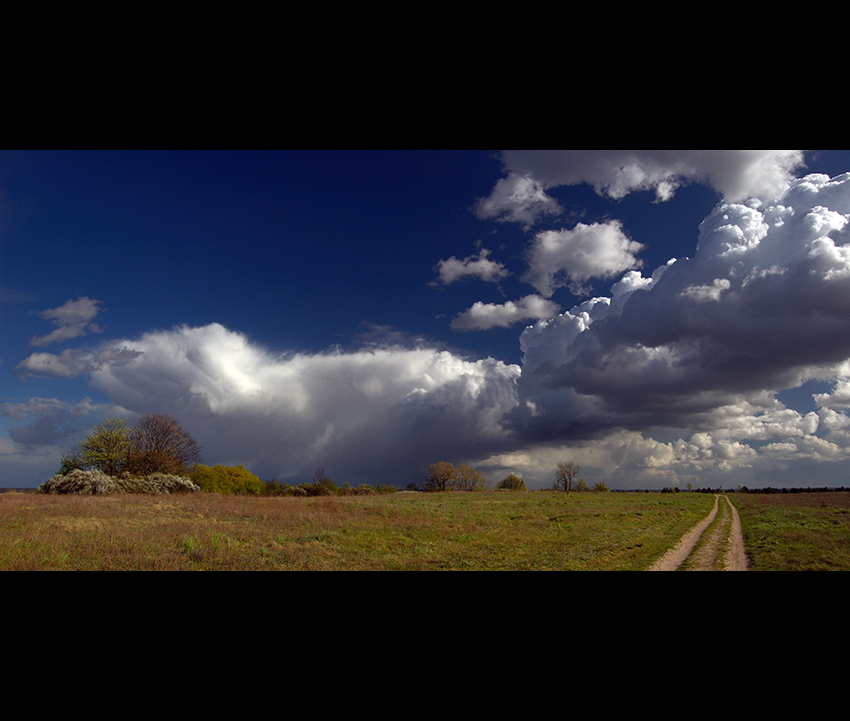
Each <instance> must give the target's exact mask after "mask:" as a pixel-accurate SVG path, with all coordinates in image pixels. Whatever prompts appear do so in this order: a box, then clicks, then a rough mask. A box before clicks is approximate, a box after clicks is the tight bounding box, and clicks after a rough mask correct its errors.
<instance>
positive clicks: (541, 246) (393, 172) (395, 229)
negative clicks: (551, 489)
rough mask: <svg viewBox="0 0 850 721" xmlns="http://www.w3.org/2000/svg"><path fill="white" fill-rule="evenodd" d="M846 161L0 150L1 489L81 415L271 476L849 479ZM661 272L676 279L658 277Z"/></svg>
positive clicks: (841, 157) (805, 155)
mask: <svg viewBox="0 0 850 721" xmlns="http://www.w3.org/2000/svg"><path fill="white" fill-rule="evenodd" d="M848 171H850V151H842V150H817V151H813V150H805V151H804V150H798V151H769V150H759V151H725V150H723V151H721V150H708V151H706V150H703V151H688V150H681V151H677V150H664V151H647V150H634V151H631V150H616V151H611V150H596V151H594V150H573V151H571V150H549V151H547V150H508V151H502V150H297V151H296V150H20V151H12V150H4V151H0V251H2V255H0V322H2V326H0V389H2V392H0V486H3V487H18V486H24V487H26V486H36V485H39V484H40V483H42V482H43V481H45V480H47V479H48V478H49V477H50V476H51V475H52V474H53V472H55V470H56V468H58V462H59V457H60V455H61V453H62V452H63V450H65V449H66V448H70V447H72V446H74V444H75V443H76V441H77V440H78V439H79V438H80V437H82V436H84V435H85V434H86V432H87V431H88V430H89V429H90V427H91V426H92V425H93V424H95V423H97V422H99V421H100V420H102V419H103V418H105V417H111V416H122V417H126V418H128V419H132V418H134V417H136V416H138V415H139V414H142V413H146V412H151V411H157V412H165V413H170V414H172V415H174V416H176V417H177V418H178V420H180V421H181V422H182V423H183V425H184V426H185V427H186V428H187V430H188V431H189V432H190V433H191V434H192V435H193V436H194V437H195V438H196V439H197V440H198V442H199V444H200V445H201V448H202V455H203V460H204V462H206V463H208V464H211V465H213V464H217V463H224V464H227V465H237V464H243V465H245V466H246V467H247V468H248V469H249V470H252V471H253V472H255V473H257V475H259V476H261V477H262V478H265V479H272V478H277V479H279V480H281V481H285V482H297V481H301V480H306V479H308V478H309V477H311V476H312V472H313V469H314V468H316V467H320V466H321V467H324V468H325V469H326V470H327V472H328V473H329V475H331V477H332V478H334V479H335V480H337V481H338V482H340V483H342V482H345V481H348V482H350V483H351V484H352V485H358V484H359V483H391V484H394V485H397V486H400V487H403V486H406V485H407V484H408V483H409V482H411V481H414V482H415V481H418V480H420V479H421V477H422V475H423V474H424V472H425V470H426V468H427V466H428V464H429V463H432V462H435V461H439V460H447V461H451V462H453V463H455V464H459V463H469V464H473V465H476V466H477V467H478V468H480V469H482V470H483V471H484V472H485V475H487V477H488V478H489V479H491V480H492V481H498V480H500V479H501V478H502V477H504V475H506V474H507V473H508V472H516V473H519V474H521V475H523V476H524V477H525V478H526V480H527V482H528V483H529V485H530V486H532V487H546V486H548V485H550V484H551V480H552V475H553V471H554V468H555V465H556V463H557V462H558V461H560V460H574V461H576V462H578V463H580V464H581V465H582V467H583V475H584V476H585V477H586V479H587V480H588V481H590V482H595V481H597V480H604V481H605V482H606V483H608V484H609V485H610V486H611V487H613V488H620V489H627V488H662V487H666V486H673V485H679V486H683V487H684V486H685V485H687V484H688V483H692V484H693V485H694V486H695V487H701V486H708V485H711V486H713V487H716V486H717V485H723V486H725V487H736V486H738V485H739V484H742V485H747V486H750V487H759V486H763V485H791V486H805V485H814V486H820V485H847V484H846V481H845V478H846V476H847V473H846V472H847V470H848V468H847V466H848V459H850V418H848V417H847V410H848V408H850V363H849V362H848V361H850V343H848V342H847V341H846V340H845V338H850V333H848V331H850V327H847V326H848V325H850V243H848V241H850V236H849V235H848V231H847V229H846V228H845V223H846V221H847V218H848V216H849V215H850V178H844V177H843V174H844V173H846V172H848ZM673 259H675V261H673Z"/></svg>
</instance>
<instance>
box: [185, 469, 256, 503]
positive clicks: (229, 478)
mask: <svg viewBox="0 0 850 721" xmlns="http://www.w3.org/2000/svg"><path fill="white" fill-rule="evenodd" d="M190 476H191V478H192V481H194V482H195V483H196V484H197V485H198V486H199V488H200V489H201V490H202V491H206V492H207V493H223V494H239V495H249V496H262V495H264V494H265V493H266V491H267V486H266V484H265V483H263V482H262V481H261V480H260V479H259V478H258V477H257V476H255V475H254V474H253V473H251V472H250V471H247V470H245V467H244V466H235V467H231V466H222V465H218V466H202V465H201V464H200V463H196V464H195V465H194V466H193V467H192V470H191V472H190Z"/></svg>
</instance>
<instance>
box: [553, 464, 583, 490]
mask: <svg viewBox="0 0 850 721" xmlns="http://www.w3.org/2000/svg"><path fill="white" fill-rule="evenodd" d="M579 471H581V466H579V465H578V464H576V463H573V462H572V461H570V462H569V463H564V462H561V463H559V464H558V469H557V470H556V471H555V484H554V486H553V487H554V489H555V490H556V491H565V492H567V493H569V492H570V491H572V490H573V488H574V487H575V486H577V484H578V474H579Z"/></svg>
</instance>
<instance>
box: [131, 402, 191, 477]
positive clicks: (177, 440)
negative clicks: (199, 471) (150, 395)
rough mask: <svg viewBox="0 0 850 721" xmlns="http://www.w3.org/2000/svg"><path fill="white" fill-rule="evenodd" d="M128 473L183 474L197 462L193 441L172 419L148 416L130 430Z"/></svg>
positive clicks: (162, 416) (175, 420)
mask: <svg viewBox="0 0 850 721" xmlns="http://www.w3.org/2000/svg"><path fill="white" fill-rule="evenodd" d="M129 435H130V452H129V470H130V472H131V473H138V474H140V475H148V474H150V473H173V474H175V475H180V474H185V473H187V472H188V470H189V468H190V467H191V466H193V465H194V464H195V463H199V462H200V459H201V453H200V449H199V448H198V444H197V443H196V442H195V440H194V439H193V438H192V436H190V435H189V434H188V433H187V432H186V430H185V429H184V428H183V426H181V425H180V424H179V423H178V422H177V419H176V418H174V417H173V416H168V415H164V414H162V413H148V414H147V415H144V416H142V417H141V418H139V420H137V421H136V423H135V424H134V425H133V427H132V428H131V429H130V434H129Z"/></svg>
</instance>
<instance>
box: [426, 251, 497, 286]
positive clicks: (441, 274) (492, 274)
mask: <svg viewBox="0 0 850 721" xmlns="http://www.w3.org/2000/svg"><path fill="white" fill-rule="evenodd" d="M489 255H490V251H489V250H487V249H486V248H482V249H481V250H480V251H479V253H478V255H471V256H468V257H466V258H464V259H463V260H458V259H457V258H456V257H454V256H452V257H451V258H447V259H445V260H441V261H440V262H439V263H437V265H436V267H435V268H434V270H435V272H436V273H437V277H438V279H439V282H440V283H442V284H443V285H451V284H452V283H454V282H456V281H458V280H462V279H464V278H478V279H479V280H483V281H486V282H488V283H498V282H499V281H500V280H502V279H503V278H507V277H508V276H509V275H510V271H509V270H508V269H507V268H505V266H504V265H503V264H502V263H497V262H496V261H492V260H490V259H489Z"/></svg>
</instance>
